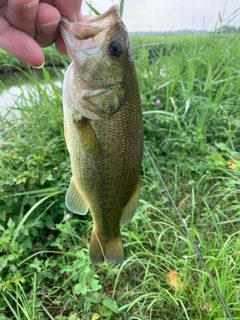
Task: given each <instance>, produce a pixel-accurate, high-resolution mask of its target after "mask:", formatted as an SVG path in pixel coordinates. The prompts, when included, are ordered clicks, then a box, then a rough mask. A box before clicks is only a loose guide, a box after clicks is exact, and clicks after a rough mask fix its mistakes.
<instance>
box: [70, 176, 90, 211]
mask: <svg viewBox="0 0 240 320" xmlns="http://www.w3.org/2000/svg"><path fill="white" fill-rule="evenodd" d="M65 203H66V206H67V208H68V209H69V210H70V211H72V212H73V213H77V214H81V215H85V214H86V213H87V212H88V205H87V204H86V202H85V201H84V200H83V198H82V196H81V193H80V190H79V189H78V187H77V184H76V183H75V181H74V179H73V178H72V179H71V182H70V186H69V188H68V190H67V193H66V197H65Z"/></svg>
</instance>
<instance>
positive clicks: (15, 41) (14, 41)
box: [0, 17, 44, 68]
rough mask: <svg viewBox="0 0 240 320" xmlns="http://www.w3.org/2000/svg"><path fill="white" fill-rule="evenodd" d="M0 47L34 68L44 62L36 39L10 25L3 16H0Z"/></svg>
mask: <svg viewBox="0 0 240 320" xmlns="http://www.w3.org/2000/svg"><path fill="white" fill-rule="evenodd" d="M0 48H2V49H3V50H5V51H7V52H8V53H10V54H11V55H13V56H14V57H16V58H17V59H20V60H22V61H24V62H26V63H28V64H30V65H32V66H33V67H35V68H40V67H41V66H42V65H43V64H44V54H43V51H42V49H41V48H40V47H39V45H38V44H37V43H36V41H34V40H33V39H32V38H31V37H29V36H28V35H27V34H26V33H24V32H22V31H20V30H17V29H16V28H14V27H12V26H11V25H10V24H9V23H8V22H7V21H6V20H5V19H4V18H3V17H0Z"/></svg>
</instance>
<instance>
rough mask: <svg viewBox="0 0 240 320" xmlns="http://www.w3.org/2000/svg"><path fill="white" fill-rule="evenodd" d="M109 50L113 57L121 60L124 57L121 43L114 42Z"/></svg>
mask: <svg viewBox="0 0 240 320" xmlns="http://www.w3.org/2000/svg"><path fill="white" fill-rule="evenodd" d="M108 50H109V53H110V55H111V56H113V57H115V58H119V57H120V56H121V55H122V53H123V51H124V48H123V45H122V44H121V42H119V41H114V42H111V43H110V45H109V47H108Z"/></svg>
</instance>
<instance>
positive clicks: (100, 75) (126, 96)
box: [60, 5, 143, 264]
mask: <svg viewBox="0 0 240 320" xmlns="http://www.w3.org/2000/svg"><path fill="white" fill-rule="evenodd" d="M60 31H61V34H62V37H63V39H64V42H65V44H66V47H67V50H68V53H69V55H70V56H71V58H72V63H71V65H70V66H69V67H68V69H67V71H66V74H65V78H64V85H63V107H64V132H65V139H66V144H67V148H68V151H69V154H70V159H71V169H72V178H71V182H70V186H69V188H68V190H67V193H66V206H67V207H68V209H69V210H71V211H72V212H74V213H77V214H81V215H84V214H86V213H87V211H88V209H90V211H91V213H92V217H93V221H94V228H93V231H92V235H91V240H90V258H91V261H92V262H93V263H101V262H103V261H104V260H107V261H111V262H116V263H119V264H121V263H122V262H123V261H124V252H123V246H122V238H121V233H120V223H128V222H129V221H130V220H131V219H132V217H133V215H134V213H135V211H136V208H137V205H138V200H139V195H140V181H139V178H140V169H141V161H142V153H143V127H142V112H141V104H140V95H139V89H138V82H137V77H136V72H135V68H134V63H133V58H132V52H131V46H130V40H129V35H128V32H127V29H126V27H125V25H124V24H123V22H122V21H121V19H120V16H119V13H118V6H117V5H114V6H112V7H111V8H110V9H109V10H108V11H107V12H106V13H104V14H102V15H100V16H97V17H90V16H88V17H85V20H84V21H82V22H75V23H70V22H69V21H68V20H66V19H65V18H63V19H62V22H61V23H60Z"/></svg>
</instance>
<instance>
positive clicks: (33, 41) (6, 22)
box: [0, 0, 83, 68]
mask: <svg viewBox="0 0 240 320" xmlns="http://www.w3.org/2000/svg"><path fill="white" fill-rule="evenodd" d="M81 4H82V0H68V1H66V0H43V1H41V0H0V48H2V49H4V50H5V51H7V52H8V53H10V54H11V55H13V56H15V57H16V58H18V59H20V60H22V61H25V62H26V63H29V64H30V65H32V66H33V67H35V68H41V67H42V65H43V64H44V53H43V51H42V49H41V47H48V46H50V45H52V44H53V43H54V42H55V43H56V47H57V49H58V51H59V52H60V53H66V48H65V45H64V42H63V40H62V38H61V35H60V33H59V30H58V24H59V21H60V19H61V15H63V16H64V17H66V18H67V19H68V20H69V21H72V22H73V21H81V20H82V19H83V18H82V15H81V13H79V12H80V8H81Z"/></svg>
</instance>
